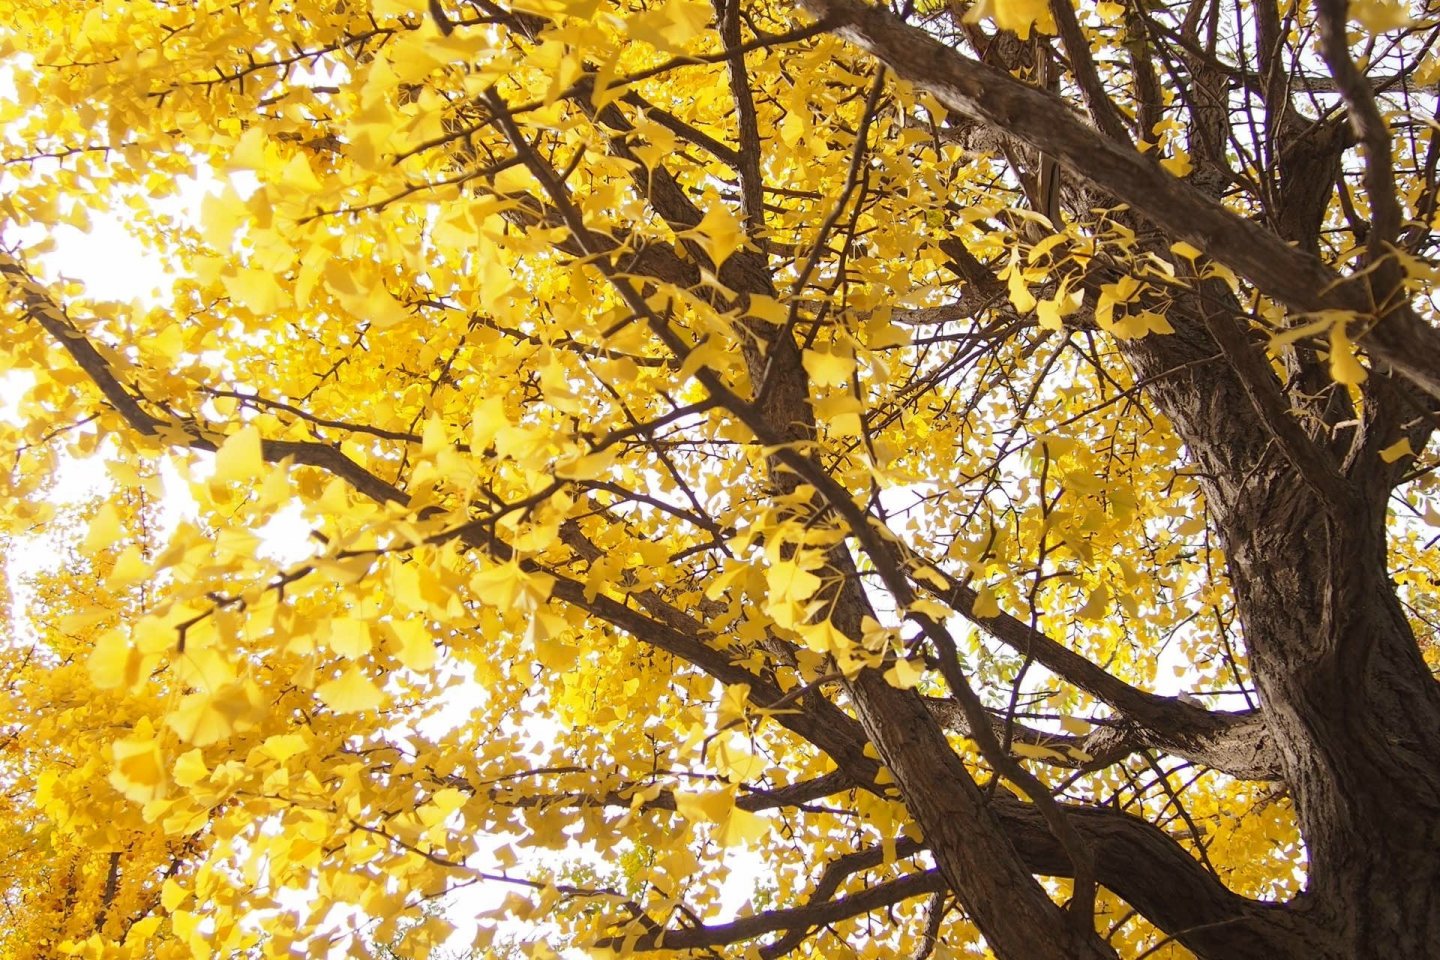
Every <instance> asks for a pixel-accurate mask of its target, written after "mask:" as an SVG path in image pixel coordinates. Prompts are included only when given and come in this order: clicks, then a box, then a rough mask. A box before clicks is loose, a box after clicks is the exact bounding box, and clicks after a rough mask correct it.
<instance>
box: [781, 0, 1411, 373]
mask: <svg viewBox="0 0 1440 960" xmlns="http://www.w3.org/2000/svg"><path fill="white" fill-rule="evenodd" d="M802 4H803V6H804V7H805V8H806V9H807V10H809V11H810V12H811V13H813V14H815V15H816V16H817V17H820V18H821V19H822V20H829V21H833V22H837V23H839V24H841V25H840V26H838V27H836V28H835V30H834V32H835V33H836V34H838V35H839V36H841V37H843V38H845V39H846V40H849V41H850V42H852V43H855V44H856V45H858V46H860V47H862V48H863V49H865V50H867V51H869V52H870V53H872V54H874V55H875V56H876V57H878V58H879V59H880V60H881V61H882V62H884V63H885V64H886V65H888V66H889V67H890V68H891V69H893V70H894V71H895V72H896V73H897V74H899V75H900V76H901V77H903V78H905V79H907V80H910V81H911V82H913V83H915V84H916V85H917V86H919V87H921V88H922V89H925V90H927V91H929V92H930V93H932V94H933V95H934V96H935V97H936V98H937V99H938V100H939V101H940V102H941V103H942V104H944V105H945V106H946V107H947V108H948V109H951V110H954V111H956V112H958V113H961V114H965V115H967V116H971V117H975V118H977V119H979V120H981V121H983V122H985V123H987V124H990V125H992V126H994V127H996V128H997V129H1000V130H1003V131H1004V132H1005V133H1006V134H1008V135H1010V136H1013V137H1016V138H1018V139H1020V140H1022V141H1024V142H1026V143H1028V144H1030V145H1031V146H1033V147H1034V148H1035V149H1037V150H1041V151H1043V152H1045V153H1046V154H1049V155H1051V156H1053V157H1055V158H1056V159H1058V160H1059V161H1060V162H1061V163H1062V164H1064V165H1065V166H1066V167H1067V168H1068V169H1070V170H1071V171H1073V172H1074V173H1075V174H1077V175H1078V176H1080V177H1083V178H1084V179H1086V180H1089V181H1090V182H1091V183H1093V184H1094V185H1095V186H1097V187H1099V188H1101V189H1102V190H1104V191H1106V192H1108V193H1110V194H1111V195H1113V196H1114V197H1116V198H1118V199H1120V200H1122V201H1124V202H1126V203H1128V204H1130V205H1131V206H1133V207H1134V208H1135V209H1136V210H1138V211H1139V212H1141V213H1142V214H1144V216H1145V217H1146V218H1148V219H1149V220H1150V221H1151V222H1152V223H1155V224H1156V225H1158V226H1159V227H1161V228H1162V229H1163V230H1164V231H1165V232H1166V233H1167V234H1168V235H1169V236H1170V237H1171V238H1173V239H1176V240H1183V241H1186V242H1188V243H1190V244H1192V245H1193V246H1195V247H1197V248H1198V249H1200V250H1202V251H1204V252H1206V253H1207V254H1209V255H1210V256H1211V257H1213V258H1214V259H1215V260H1217V261H1219V262H1220V263H1223V264H1225V265H1226V266H1228V267H1230V268H1231V269H1232V270H1234V271H1235V272H1236V273H1238V274H1239V275H1240V276H1242V277H1244V278H1245V279H1247V280H1249V281H1250V282H1251V283H1253V284H1254V285H1255V286H1256V287H1257V288H1258V289H1259V290H1261V291H1262V292H1264V293H1265V294H1266V295H1268V296H1270V297H1273V298H1275V299H1276V300H1279V301H1280V302H1282V303H1284V304H1286V305H1287V306H1289V307H1290V308H1292V309H1294V310H1297V311H1300V312H1303V313H1312V314H1313V313H1321V312H1324V311H1341V312H1342V313H1344V314H1345V315H1347V316H1353V317H1369V316H1374V315H1376V313H1377V311H1379V312H1380V313H1382V314H1383V318H1382V319H1381V320H1379V321H1378V322H1376V323H1374V324H1373V325H1372V326H1371V327H1370V329H1368V330H1367V331H1366V332H1365V333H1364V334H1362V336H1361V337H1360V340H1359V342H1362V343H1363V344H1364V345H1365V347H1366V348H1367V349H1368V350H1369V351H1370V352H1371V353H1372V354H1373V355H1375V356H1376V357H1379V358H1380V359H1382V360H1384V361H1385V362H1386V363H1388V364H1390V365H1391V366H1392V367H1394V368H1395V369H1396V370H1398V371H1400V372H1401V373H1402V374H1404V375H1405V376H1406V377H1408V378H1410V379H1411V380H1413V381H1414V382H1415V383H1416V384H1417V385H1418V386H1420V387H1421V388H1423V389H1424V390H1426V391H1427V392H1428V393H1431V394H1432V395H1435V396H1437V397H1440V359H1437V358H1440V330H1436V329H1435V328H1433V327H1431V326H1429V325H1428V324H1426V323H1424V322H1423V321H1421V320H1420V319H1419V318H1418V317H1417V316H1416V315H1415V314H1414V313H1413V312H1412V311H1410V310H1409V309H1408V307H1405V306H1404V305H1397V304H1380V305H1377V304H1374V303H1372V300H1371V296H1370V293H1369V291H1368V290H1367V289H1365V287H1364V285H1363V284H1357V283H1355V282H1353V281H1347V280H1346V278H1343V277H1341V276H1340V275H1338V274H1336V273H1335V272H1334V270H1332V269H1331V268H1330V267H1329V266H1327V265H1326V264H1325V263H1323V262H1322V261H1321V260H1320V259H1319V258H1317V257H1314V256H1312V255H1310V254H1307V253H1305V252H1303V251H1301V250H1298V249H1296V248H1294V247H1291V246H1290V245H1289V244H1287V243H1285V242H1284V241H1283V240H1281V239H1280V238H1279V237H1277V236H1276V235H1275V234H1273V233H1270V232H1269V231H1267V230H1265V229H1264V228H1263V227H1261V226H1259V225H1257V224H1255V223H1252V222H1250V221H1248V220H1245V219H1243V218H1242V217H1239V216H1237V215H1236V214H1234V213H1232V212H1231V211H1230V210H1227V209H1226V208H1225V207H1224V206H1222V205H1221V204H1220V203H1218V202H1217V201H1215V200H1214V199H1212V198H1211V197H1209V196H1206V195H1205V194H1204V193H1202V192H1200V191H1199V190H1197V189H1195V188H1194V187H1192V186H1190V185H1189V184H1187V183H1185V182H1184V181H1180V180H1176V179H1175V178H1174V177H1172V176H1170V174H1168V173H1167V172H1165V171H1164V170H1163V169H1162V168H1161V167H1160V166H1159V165H1158V164H1156V163H1155V162H1154V161H1153V160H1152V159H1150V158H1148V157H1145V156H1142V155H1141V154H1139V153H1137V152H1135V151H1133V150H1130V149H1127V148H1126V147H1124V146H1122V145H1121V144H1117V143H1115V142H1114V141H1112V140H1110V139H1108V138H1106V137H1105V136H1102V135H1101V134H1099V133H1097V132H1096V131H1095V130H1094V129H1092V128H1090V127H1089V126H1087V125H1086V124H1085V123H1084V122H1082V121H1081V120H1080V119H1079V118H1078V117H1077V116H1076V115H1075V114H1074V113H1073V112H1072V111H1071V110H1070V108H1069V107H1068V106H1066V105H1065V103H1064V102H1063V101H1062V100H1060V99H1059V98H1058V97H1056V96H1054V95H1051V94H1047V93H1045V92H1044V91H1041V90H1037V89H1035V88H1033V87H1030V86H1027V85H1026V84H1023V83H1021V82H1019V81H1017V80H1015V79H1014V78H1013V77H1010V76H1007V75H1006V74H1004V73H1001V72H1000V71H998V70H994V69H992V68H990V67H988V66H986V65H984V64H982V63H980V62H978V61H975V60H971V59H970V58H968V57H965V56H963V55H961V54H960V53H959V52H957V51H956V50H954V49H953V48H951V47H947V46H945V45H944V44H942V43H940V42H939V41H937V40H936V39H935V38H934V37H932V36H930V35H929V34H927V33H926V32H925V31H923V30H920V29H918V28H915V27H912V26H909V25H908V24H906V23H904V22H903V21H902V20H900V19H899V18H898V17H896V16H894V15H893V14H891V13H890V12H888V11H887V10H885V9H883V8H880V7H872V6H868V5H866V4H865V3H863V2H861V0H802Z"/></svg>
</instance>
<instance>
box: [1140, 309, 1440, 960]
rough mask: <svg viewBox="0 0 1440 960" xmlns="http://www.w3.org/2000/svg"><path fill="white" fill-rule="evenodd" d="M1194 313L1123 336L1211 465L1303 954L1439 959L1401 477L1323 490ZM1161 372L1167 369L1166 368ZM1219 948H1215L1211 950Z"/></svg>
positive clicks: (1436, 814)
mask: <svg viewBox="0 0 1440 960" xmlns="http://www.w3.org/2000/svg"><path fill="white" fill-rule="evenodd" d="M1213 352H1214V345H1213V343H1211V342H1209V341H1208V338H1207V339H1206V340H1205V341H1204V342H1202V341H1201V340H1200V339H1199V337H1198V336H1197V332H1196V331H1195V328H1194V327H1191V328H1190V330H1189V331H1188V332H1181V333H1179V334H1177V335H1176V336H1173V337H1165V338H1161V339H1152V340H1151V341H1139V342H1137V343H1136V344H1134V345H1132V346H1130V347H1129V348H1128V349H1127V353H1128V355H1129V357H1130V359H1131V362H1132V364H1133V365H1134V366H1135V368H1136V373H1137V375H1138V376H1140V377H1143V378H1150V382H1151V383H1152V386H1151V388H1150V389H1149V391H1148V392H1149V394H1150V396H1151V397H1152V398H1153V399H1154V400H1155V401H1156V402H1157V404H1158V405H1159V407H1160V408H1161V409H1162V410H1163V411H1164V412H1165V413H1166V415H1167V416H1168V417H1169V418H1170V419H1171V421H1172V423H1173V424H1174V425H1175V428H1176V429H1177V430H1178V431H1179V433H1180V434H1181V436H1182V437H1183V438H1184V440H1185V442H1186V444H1187V446H1188V447H1189V449H1190V451H1191V453H1192V455H1193V456H1194V457H1195V458H1196V460H1197V461H1198V463H1199V466H1200V475H1201V478H1202V480H1201V482H1202V484H1203V486H1204V489H1205V493H1206V502H1207V506H1208V509H1209V510H1210V512H1211V514H1212V516H1213V517H1214V519H1215V521H1216V526H1217V528H1218V530H1219V532H1220V533H1221V536H1222V538H1223V540H1224V545H1225V548H1226V553H1227V561H1228V572H1229V575H1230V579H1231V582H1232V585H1233V587H1234V591H1235V599H1236V604H1237V607H1238V610H1239V614H1240V618H1241V621H1242V623H1243V625H1244V628H1245V641H1246V647H1247V650H1248V652H1249V656H1250V666H1251V670H1252V673H1253V674H1254V677H1255V681H1256V684H1257V686H1258V688H1259V691H1260V695H1261V703H1262V712H1263V714H1264V716H1265V719H1266V722H1267V724H1268V726H1269V728H1270V733H1271V736H1272V737H1273V740H1274V743H1275V746H1276V748H1277V750H1278V751H1279V754H1280V758H1281V764H1282V766H1283V768H1284V772H1285V779H1286V780H1287V782H1288V783H1289V785H1290V790H1291V794H1292V796H1293V798H1294V802H1295V807H1296V811H1297V815H1298V817H1299V823H1300V829H1301V833H1302V835H1303V837H1304V840H1305V855H1306V863H1305V868H1306V870H1307V873H1308V881H1307V890H1306V894H1305V895H1304V898H1303V899H1304V901H1305V905H1306V913H1307V915H1308V916H1309V918H1310V919H1311V921H1312V922H1313V923H1314V924H1315V930H1316V934H1317V939H1315V941H1314V943H1313V946H1312V949H1313V950H1314V951H1315V952H1313V953H1310V954H1307V956H1335V957H1376V958H1380V957H1384V958H1415V960H1419V958H1428V957H1433V956H1435V949H1436V947H1435V945H1436V944H1437V943H1440V853H1437V851H1440V684H1437V683H1436V682H1435V680H1434V678H1433V677H1432V676H1431V674H1430V671H1429V669H1428V668H1427V667H1426V665H1425V663H1424V661H1423V659H1422V658H1421V657H1420V653H1419V650H1418V647H1417V644H1416V641H1415V636H1414V634H1413V632H1412V630H1411V628H1410V625H1409V623H1408V622H1407V621H1406V619H1405V615H1404V612H1403V610H1402V609H1401V607H1400V604H1399V602H1398V600H1397V598H1396V596H1395V592H1394V589H1393V587H1392V586H1391V584H1390V582H1389V579H1388V576H1387V565H1386V555H1385V549H1386V547H1385V544H1386V540H1385V529H1384V526H1385V507H1386V501H1387V498H1388V496H1389V485H1388V484H1387V483H1384V482H1383V480H1382V478H1378V477H1377V478H1371V479H1369V480H1368V482H1367V478H1366V477H1365V476H1364V475H1363V474H1361V472H1360V471H1359V470H1357V471H1355V473H1356V474H1357V476H1352V477H1349V478H1347V486H1348V487H1349V488H1350V489H1351V490H1352V491H1353V492H1354V495H1355V497H1354V501H1353V504H1352V505H1351V506H1350V507H1349V508H1348V509H1344V508H1337V507H1336V506H1334V505H1331V504H1326V503H1324V502H1322V500H1321V498H1320V497H1319V496H1318V495H1317V493H1316V492H1315V490H1314V488H1313V487H1312V486H1311V485H1310V484H1308V483H1307V482H1306V480H1305V478H1304V477H1303V476H1302V475H1301V474H1300V473H1299V472H1298V471H1297V469H1296V468H1295V467H1294V465H1293V464H1292V463H1291V462H1290V461H1289V460H1287V459H1286V457H1285V456H1284V454H1283V453H1282V452H1281V451H1280V450H1279V449H1278V444H1276V443H1275V442H1274V441H1273V439H1272V438H1271V437H1270V436H1269V434H1267V433H1266V431H1265V430H1264V428H1263V427H1262V426H1261V425H1260V424H1259V423H1257V422H1255V417H1254V412H1253V408H1252V405H1251V403H1250V401H1249V400H1248V399H1247V397H1246V395H1245V393H1244V391H1243V389H1242V385H1241V383H1240V381H1239V380H1238V378H1236V377H1234V376H1216V375H1215V371H1214V370H1213V369H1211V370H1210V371H1208V372H1207V371H1206V369H1205V367H1204V366H1203V365H1200V366H1197V367H1195V368H1193V369H1191V370H1189V371H1186V372H1180V373H1175V372H1173V371H1174V367H1175V365H1176V363H1177V360H1179V359H1181V358H1182V357H1184V356H1185V355H1187V354H1193V355H1194V356H1204V355H1205V354H1206V353H1209V354H1212V355H1213ZM1167 370H1168V371H1171V372H1170V373H1169V374H1168V375H1166V376H1158V374H1161V373H1162V372H1163V371H1167ZM1217 960H1219V957H1218V956H1217Z"/></svg>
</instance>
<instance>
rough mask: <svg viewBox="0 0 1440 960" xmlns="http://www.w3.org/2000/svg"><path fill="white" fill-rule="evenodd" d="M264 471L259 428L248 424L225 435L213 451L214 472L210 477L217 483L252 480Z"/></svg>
mask: <svg viewBox="0 0 1440 960" xmlns="http://www.w3.org/2000/svg"><path fill="white" fill-rule="evenodd" d="M264 471H265V456H264V454H263V452H262V445H261V440H260V428H259V427H257V426H255V425H254V424H250V425H248V426H245V427H242V428H241V429H239V430H237V431H235V432H234V433H232V434H231V435H230V436H228V437H226V438H225V442H224V443H222V444H220V449H219V450H216V451H215V473H214V474H213V475H212V476H211V479H212V480H214V481H216V482H217V483H231V482H241V481H246V480H253V479H254V478H256V477H258V476H259V475H260V474H261V473H263V472H264Z"/></svg>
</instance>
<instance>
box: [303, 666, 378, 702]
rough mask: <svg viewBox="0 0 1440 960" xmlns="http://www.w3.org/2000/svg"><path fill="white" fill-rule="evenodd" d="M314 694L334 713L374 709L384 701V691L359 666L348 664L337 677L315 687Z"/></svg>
mask: <svg viewBox="0 0 1440 960" xmlns="http://www.w3.org/2000/svg"><path fill="white" fill-rule="evenodd" d="M315 695H316V696H318V697H319V698H320V699H321V700H322V701H324V703H325V705H326V706H328V707H329V708H330V709H331V710H334V711H335V712H336V713H360V712H362V711H364V710H374V709H375V708H377V707H379V706H380V704H382V703H384V702H385V693H384V691H382V690H381V689H380V688H379V687H378V686H376V685H375V682H374V681H372V680H371V679H370V678H369V677H367V676H366V675H365V673H364V672H363V671H362V670H360V668H359V667H356V666H349V667H346V668H345V672H344V673H342V674H340V676H339V677H337V678H335V679H334V680H331V681H329V682H327V683H322V684H320V686H318V687H316V688H315Z"/></svg>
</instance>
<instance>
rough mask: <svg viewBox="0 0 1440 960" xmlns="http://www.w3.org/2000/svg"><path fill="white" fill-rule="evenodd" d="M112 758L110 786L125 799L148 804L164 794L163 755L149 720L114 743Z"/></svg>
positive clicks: (144, 720)
mask: <svg viewBox="0 0 1440 960" xmlns="http://www.w3.org/2000/svg"><path fill="white" fill-rule="evenodd" d="M111 757H112V759H113V761H114V767H113V768H112V769H111V771H110V783H111V785H112V786H114V787H115V789H116V790H119V791H120V792H121V793H122V794H124V796H125V798H126V799H127V800H130V801H132V802H134V803H149V802H150V801H151V800H155V799H158V798H159V797H161V796H163V795H164V793H165V788H166V786H167V782H166V777H165V755H164V753H163V752H162V751H161V749H160V743H159V741H158V740H156V739H155V728H154V726H153V725H152V724H151V723H150V719H149V718H148V717H146V718H143V719H141V720H140V722H139V723H137V724H136V725H135V730H134V732H133V733H132V734H131V735H130V736H128V737H122V738H121V739H119V740H117V741H115V744H114V746H112V747H111Z"/></svg>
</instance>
